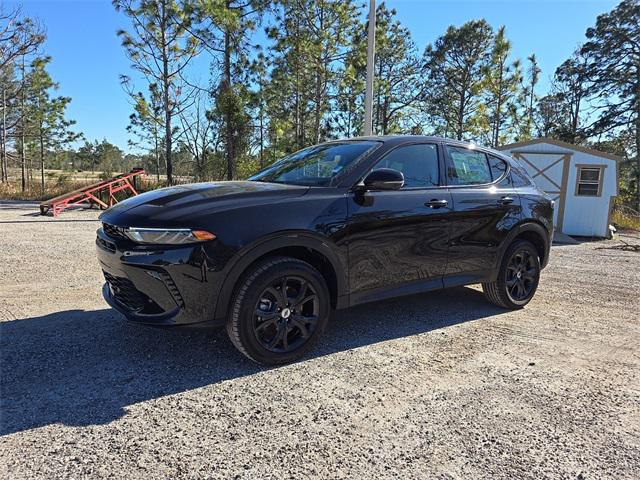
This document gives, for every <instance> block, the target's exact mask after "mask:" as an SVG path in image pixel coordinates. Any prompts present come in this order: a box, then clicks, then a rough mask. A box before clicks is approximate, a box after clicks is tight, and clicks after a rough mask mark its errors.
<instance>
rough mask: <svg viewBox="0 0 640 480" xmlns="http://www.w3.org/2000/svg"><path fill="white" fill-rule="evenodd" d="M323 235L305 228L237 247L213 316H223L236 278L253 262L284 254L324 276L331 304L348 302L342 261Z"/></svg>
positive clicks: (236, 283)
mask: <svg viewBox="0 0 640 480" xmlns="http://www.w3.org/2000/svg"><path fill="white" fill-rule="evenodd" d="M334 248H335V247H332V246H330V245H329V243H328V242H327V240H326V239H323V238H319V237H318V236H316V235H313V234H310V233H308V232H287V233H286V234H281V235H279V236H277V237H272V238H269V239H264V240H261V241H258V242H256V243H255V244H253V245H251V246H248V247H246V248H245V249H243V250H242V251H240V252H239V253H238V254H237V256H236V258H234V259H232V260H231V261H230V262H229V264H230V266H229V267H228V268H227V269H226V273H225V275H224V282H223V284H222V287H221V289H220V293H219V295H218V299H217V302H216V309H215V314H214V318H216V319H220V320H222V319H225V318H226V316H227V313H228V309H229V304H230V303H231V301H232V296H233V293H234V291H235V289H236V286H237V285H238V282H239V281H240V280H241V279H242V278H243V276H244V273H245V272H246V271H247V269H248V268H249V267H251V266H252V265H254V264H255V263H257V262H259V261H262V260H264V259H266V258H269V257H273V256H286V257H292V258H297V259H299V260H303V261H305V262H307V263H309V264H310V265H312V266H313V267H314V268H316V269H317V270H318V271H319V272H320V273H321V274H322V276H323V277H324V279H325V281H326V282H327V286H328V287H329V292H330V295H331V305H332V307H333V308H342V307H344V306H346V305H347V304H348V300H347V296H346V292H347V273H346V268H345V267H344V266H343V262H342V261H341V260H340V258H339V256H338V254H336V252H335V251H334Z"/></svg>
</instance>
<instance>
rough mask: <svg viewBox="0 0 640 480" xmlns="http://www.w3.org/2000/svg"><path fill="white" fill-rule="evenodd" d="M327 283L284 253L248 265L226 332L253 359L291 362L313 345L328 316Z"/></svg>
mask: <svg viewBox="0 0 640 480" xmlns="http://www.w3.org/2000/svg"><path fill="white" fill-rule="evenodd" d="M330 309H331V305H330V300H329V289H328V288H327V284H326V282H325V280H324V278H323V277H322V275H321V274H320V272H318V271H317V270H316V269H315V268H313V267H312V266H311V265H309V264H308V263H306V262H303V261H302V260H298V259H296V258H289V257H277V258H270V259H267V260H265V261H263V262H260V263H258V264H257V265H255V266H254V267H252V268H251V269H250V270H249V271H248V272H247V273H246V275H245V276H244V277H243V280H241V283H240V285H239V287H238V288H237V289H236V292H235V296H234V299H233V304H232V305H231V311H230V315H229V319H228V321H227V333H228V334H229V338H230V339H231V341H232V342H233V344H234V345H235V346H236V348H237V349H238V350H240V352H242V353H243V354H244V355H246V356H247V357H249V358H250V359H251V360H253V361H254V362H258V363H262V364H267V365H276V364H283V363H288V362H292V361H294V360H297V359H298V358H300V357H301V356H303V355H304V354H305V353H306V352H307V351H309V349H310V348H312V347H313V345H314V344H315V342H316V341H317V339H318V338H319V337H320V336H321V335H322V333H323V331H324V329H325V327H326V324H327V322H328V319H329V313H330Z"/></svg>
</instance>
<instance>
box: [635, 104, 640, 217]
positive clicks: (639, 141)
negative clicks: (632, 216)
mask: <svg viewBox="0 0 640 480" xmlns="http://www.w3.org/2000/svg"><path fill="white" fill-rule="evenodd" d="M637 109H638V111H637V112H636V196H637V200H638V204H637V205H636V206H637V210H638V212H640V100H639V101H638V107H637Z"/></svg>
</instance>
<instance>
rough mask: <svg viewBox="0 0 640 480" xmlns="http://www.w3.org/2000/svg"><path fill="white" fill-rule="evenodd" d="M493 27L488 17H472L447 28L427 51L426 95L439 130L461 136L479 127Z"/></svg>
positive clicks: (429, 115) (429, 109)
mask: <svg viewBox="0 0 640 480" xmlns="http://www.w3.org/2000/svg"><path fill="white" fill-rule="evenodd" d="M492 39H493V30H492V29H491V27H490V26H489V24H488V23H487V22H486V21H485V20H473V21H470V22H467V23H465V24H464V25H462V26H461V27H454V26H450V27H449V28H448V29H447V32H446V33H445V34H444V35H443V36H442V37H440V38H438V39H437V40H436V41H435V43H434V44H433V45H428V46H427V48H426V50H425V53H424V65H425V69H426V77H427V82H428V90H426V91H425V94H424V95H423V100H424V101H425V104H426V110H427V112H426V113H427V115H428V117H429V118H431V119H432V121H434V122H435V129H436V132H437V133H441V134H444V135H452V136H454V137H455V138H457V139H458V140H462V139H463V138H465V136H467V135H469V132H474V131H477V130H478V128H477V123H478V120H479V119H480V118H481V117H482V113H483V112H482V110H483V102H482V91H483V80H484V75H483V72H484V71H485V68H486V66H487V65H488V64H489V62H490V59H491V41H492Z"/></svg>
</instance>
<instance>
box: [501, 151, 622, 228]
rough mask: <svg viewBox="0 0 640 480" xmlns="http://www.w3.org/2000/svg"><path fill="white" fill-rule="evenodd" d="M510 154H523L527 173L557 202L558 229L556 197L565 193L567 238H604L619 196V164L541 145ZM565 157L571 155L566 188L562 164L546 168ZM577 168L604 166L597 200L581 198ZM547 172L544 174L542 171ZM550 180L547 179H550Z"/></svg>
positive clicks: (577, 152) (578, 152)
mask: <svg viewBox="0 0 640 480" xmlns="http://www.w3.org/2000/svg"><path fill="white" fill-rule="evenodd" d="M506 152H508V153H509V154H511V155H513V154H514V153H517V154H520V155H522V156H524V157H525V158H526V160H527V161H528V162H531V163H532V164H533V165H535V168H534V167H532V166H531V165H529V164H528V163H527V162H522V163H523V164H524V166H525V168H526V169H527V171H528V172H529V173H530V174H531V176H532V177H534V180H535V182H536V184H537V185H538V186H539V187H540V188H541V189H542V190H544V191H546V192H549V194H550V195H551V196H552V197H553V198H554V199H555V200H556V209H555V213H554V221H555V225H556V226H558V218H557V216H558V212H559V211H560V205H559V197H560V195H559V194H558V193H557V192H558V191H559V190H560V189H559V188H558V186H560V187H561V188H564V189H565V190H566V194H565V195H564V197H565V205H564V219H563V223H562V232H563V233H566V234H568V235H580V236H596V237H604V236H606V235H607V233H608V227H609V204H610V200H611V197H614V196H616V195H617V175H616V168H617V162H616V161H615V160H611V159H608V158H602V157H598V156H596V155H591V154H588V153H585V152H580V151H577V150H571V149H568V148H563V147H559V146H557V145H552V144H546V143H539V144H535V145H528V146H524V147H520V148H515V149H513V150H506ZM564 154H570V157H569V158H570V161H569V162H568V165H569V172H568V175H567V181H566V184H563V182H562V177H563V162H559V163H557V164H556V165H554V166H552V167H551V168H548V169H545V167H547V166H549V165H551V164H553V163H554V162H555V161H556V160H558V159H559V158H561V157H562V156H563V155H564ZM577 165H594V166H597V165H604V166H605V168H604V170H603V175H604V177H603V183H602V194H601V195H600V196H598V197H587V196H578V195H577V191H576V182H577V175H578V167H577ZM540 170H544V172H543V174H541V173H540V172H539V171H540ZM547 177H548V178H547Z"/></svg>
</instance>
